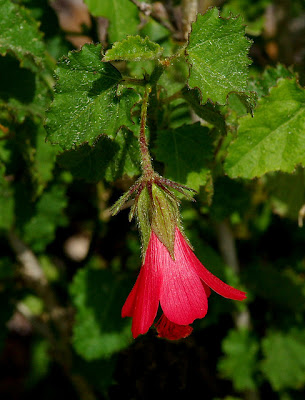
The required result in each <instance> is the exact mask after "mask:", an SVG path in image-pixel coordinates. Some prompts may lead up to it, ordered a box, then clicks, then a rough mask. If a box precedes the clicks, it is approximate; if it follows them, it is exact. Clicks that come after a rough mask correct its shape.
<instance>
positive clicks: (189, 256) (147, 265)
mask: <svg viewBox="0 0 305 400" xmlns="http://www.w3.org/2000/svg"><path fill="white" fill-rule="evenodd" d="M210 288H211V289H213V290H214V291H215V292H216V293H218V294H220V295H221V296H223V297H226V298H229V299H233V300H244V299H245V298H246V294H245V293H244V292H241V291H240V290H237V289H234V288H233V287H231V286H229V285H227V284H226V283H224V282H222V281H221V280H220V279H218V278H217V277H216V276H215V275H213V274H212V273H211V272H210V271H208V270H207V269H206V268H205V267H204V266H203V265H202V264H201V262H200V261H199V260H198V258H197V257H196V256H195V254H194V253H193V251H192V249H191V248H190V246H189V244H188V243H187V241H186V239H185V238H184V236H183V235H182V233H181V232H180V230H179V229H178V227H176V229H175V240H174V258H172V257H171V255H170V253H169V251H168V249H167V248H166V247H165V246H164V244H163V243H162V242H161V241H160V240H159V238H158V237H157V235H156V234H155V233H154V231H153V230H152V231H151V234H150V238H149V243H148V246H147V250H146V254H145V258H144V264H143V266H142V268H141V270H140V273H139V276H138V279H137V281H136V283H135V285H134V287H133V289H132V291H131V292H130V294H129V296H128V298H127V300H126V302H125V304H124V306H123V309H122V317H132V334H133V337H134V338H136V337H137V336H138V335H140V334H144V333H146V332H147V331H148V329H149V328H150V326H151V325H152V324H153V322H154V319H155V317H156V315H157V311H158V307H159V303H160V305H161V308H162V310H163V315H162V316H161V318H160V319H159V321H158V322H157V323H156V329H157V332H158V334H159V336H160V337H165V338H167V339H171V340H175V339H180V338H184V337H187V336H188V335H189V334H190V333H191V332H192V328H191V327H190V326H189V324H191V323H192V322H193V321H194V320H195V319H197V318H203V317H204V316H205V315H206V313H207V311H208V297H209V295H210V293H211V290H210Z"/></svg>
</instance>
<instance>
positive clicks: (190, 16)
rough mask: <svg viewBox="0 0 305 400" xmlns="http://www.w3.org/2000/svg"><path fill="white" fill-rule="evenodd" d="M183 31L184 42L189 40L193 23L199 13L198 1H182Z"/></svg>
mask: <svg viewBox="0 0 305 400" xmlns="http://www.w3.org/2000/svg"><path fill="white" fill-rule="evenodd" d="M181 7H182V29H183V37H184V40H187V39H188V35H189V33H190V31H191V26H192V22H194V21H195V19H196V16H197V13H198V0H182V3H181Z"/></svg>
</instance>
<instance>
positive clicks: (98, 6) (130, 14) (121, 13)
mask: <svg viewBox="0 0 305 400" xmlns="http://www.w3.org/2000/svg"><path fill="white" fill-rule="evenodd" d="M85 3H86V4H87V6H88V8H89V10H90V12H91V14H92V15H94V16H95V17H105V18H108V20H109V28H108V34H109V38H110V42H111V43H113V42H116V41H118V40H122V39H125V37H126V35H135V34H136V33H137V30H138V25H139V23H140V20H139V12H138V9H137V7H136V6H135V5H134V4H133V3H132V2H131V1H130V0H107V1H105V0H102V1H101V0H85Z"/></svg>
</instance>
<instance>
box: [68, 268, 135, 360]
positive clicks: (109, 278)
mask: <svg viewBox="0 0 305 400" xmlns="http://www.w3.org/2000/svg"><path fill="white" fill-rule="evenodd" d="M129 287H130V282H129V279H127V278H123V277H122V276H120V277H119V276H118V275H115V274H113V273H112V272H111V271H109V270H92V269H89V268H88V267H87V268H83V269H80V270H79V271H78V272H77V274H76V275H75V277H74V280H73V282H72V284H71V285H70V294H71V297H72V301H73V304H74V306H75V308H76V318H75V324H74V328H73V345H74V348H75V350H76V352H77V353H78V354H79V355H80V356H82V357H83V358H84V359H85V360H87V361H91V360H97V359H99V358H106V357H109V356H111V355H112V354H113V353H115V352H117V351H120V350H122V349H123V348H125V347H127V346H128V344H129V343H130V341H131V331H130V321H129V320H128V319H123V318H121V307H122V304H123V303H124V300H125V297H126V296H127V295H128V290H129Z"/></svg>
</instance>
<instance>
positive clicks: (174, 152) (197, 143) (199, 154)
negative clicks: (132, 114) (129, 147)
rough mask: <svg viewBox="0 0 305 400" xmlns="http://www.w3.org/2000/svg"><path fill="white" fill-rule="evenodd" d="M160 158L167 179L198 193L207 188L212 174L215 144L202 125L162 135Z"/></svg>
mask: <svg viewBox="0 0 305 400" xmlns="http://www.w3.org/2000/svg"><path fill="white" fill-rule="evenodd" d="M155 153H156V158H157V160H158V161H162V162H163V163H164V164H165V173H164V174H165V176H166V177H167V178H170V179H172V180H174V181H177V182H180V183H183V184H185V185H187V186H189V187H191V188H193V189H194V190H199V188H200V186H204V185H205V184H206V182H207V178H208V176H209V173H210V169H209V162H210V161H211V159H212V156H213V151H212V141H211V138H210V136H209V129H208V128H206V127H202V126H200V123H199V122H198V123H196V124H193V125H183V126H181V127H180V128H177V129H175V130H167V131H161V132H159V135H158V138H157V140H156V149H155Z"/></svg>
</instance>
